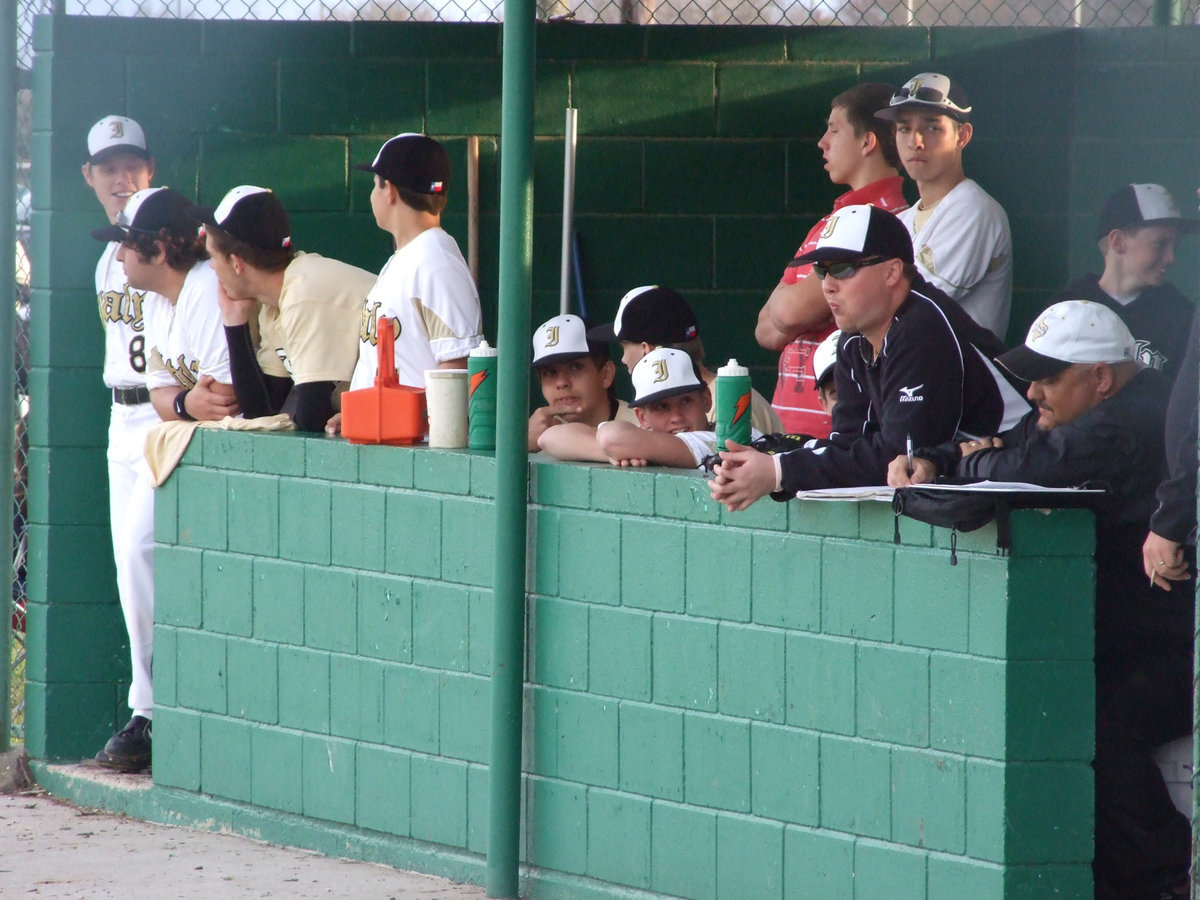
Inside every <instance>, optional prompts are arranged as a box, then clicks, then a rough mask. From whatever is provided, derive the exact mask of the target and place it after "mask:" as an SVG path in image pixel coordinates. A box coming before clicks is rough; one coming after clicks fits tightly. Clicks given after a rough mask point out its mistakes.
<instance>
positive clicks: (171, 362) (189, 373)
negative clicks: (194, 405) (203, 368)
mask: <svg viewBox="0 0 1200 900" xmlns="http://www.w3.org/2000/svg"><path fill="white" fill-rule="evenodd" d="M163 364H164V365H166V367H167V371H168V372H170V373H171V377H172V378H174V379H175V383H176V384H178V385H179V386H180V387H181V388H187V389H188V390H189V391H190V390H191V389H192V388H194V387H195V386H196V382H197V381H198V380H199V378H198V377H197V376H198V375H199V374H200V361H199V360H192V361H191V362H190V363H189V362H188V361H187V356H186V355H185V354H183V353H180V354H179V355H178V356H177V357H175V358H174V359H166V358H163Z"/></svg>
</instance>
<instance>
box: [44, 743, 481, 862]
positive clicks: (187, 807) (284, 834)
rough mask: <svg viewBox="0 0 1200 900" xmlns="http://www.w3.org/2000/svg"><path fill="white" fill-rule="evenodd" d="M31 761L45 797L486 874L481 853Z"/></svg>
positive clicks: (348, 855)
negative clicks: (45, 794)
mask: <svg viewBox="0 0 1200 900" xmlns="http://www.w3.org/2000/svg"><path fill="white" fill-rule="evenodd" d="M30 768H31V769H32V772H33V775H34V778H35V779H36V781H37V783H38V784H39V785H41V786H42V787H43V788H45V789H46V791H47V792H48V793H50V794H51V795H52V796H55V797H60V798H62V799H64V800H70V801H71V802H72V803H75V804H77V805H79V806H86V807H91V808H94V809H102V810H104V811H106V812H110V813H119V814H124V815H127V816H130V817H131V818H134V819H141V820H143V821H147V822H159V823H161V824H165V825H184V826H187V827H190V828H198V829H202V830H205V831H216V832H220V833H223V834H236V835H241V836H243V837H249V838H253V839H254V840H258V841H264V842H266V843H270V844H278V845H281V846H284V847H296V848H299V849H303V850H313V851H315V852H317V853H323V854H325V855H326V856H336V857H340V858H343V859H353V860H360V861H363V862H373V863H382V864H383V865H387V866H392V867H393V868H397V869H407V870H410V871H414V872H423V873H425V874H427V875H438V876H441V877H443V878H449V879H451V880H453V881H458V882H464V883H468V884H477V885H483V884H484V882H485V880H486V876H487V863H486V860H484V858H483V857H482V856H478V855H476V854H471V853H465V852H462V851H459V850H454V849H451V848H447V847H442V846H439V845H436V844H426V843H422V842H420V841H414V840H410V839H408V838H399V837H395V836H392V835H387V834H382V833H380V832H377V831H367V830H365V829H361V828H352V827H348V826H345V825H338V824H335V823H332V822H324V821H320V820H316V819H308V818H305V817H303V816H296V815H291V814H288V813H280V812H273V811H270V810H265V809H262V808H258V807H251V806H247V805H245V804H241V803H234V802H231V801H229V800H222V799H220V798H217V797H212V796H210V795H207V794H196V793H192V792H189V791H180V790H176V789H174V788H166V787H160V786H159V785H156V784H155V783H154V781H153V779H152V777H151V776H150V775H146V774H138V775H125V774H121V773H118V772H111V771H108V770H106V769H102V768H99V767H97V766H88V765H78V764H73V765H59V764H52V763H46V762H37V761H35V762H32V763H31V765H30Z"/></svg>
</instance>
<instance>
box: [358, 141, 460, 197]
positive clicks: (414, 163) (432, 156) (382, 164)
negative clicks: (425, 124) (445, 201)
mask: <svg viewBox="0 0 1200 900" xmlns="http://www.w3.org/2000/svg"><path fill="white" fill-rule="evenodd" d="M354 168H356V169H359V170H360V171H363V172H374V173H375V174H376V175H378V176H379V177H380V178H385V179H387V180H388V181H390V182H391V183H392V184H394V185H395V186H396V187H399V188H404V189H405V190H409V191H412V192H413V193H415V194H444V193H445V192H446V189H447V188H448V187H450V157H449V156H448V155H447V153H446V148H445V147H443V146H442V145H441V144H439V143H438V142H437V141H435V140H434V139H433V138H431V137H429V136H428V135H424V134H414V133H412V132H407V133H405V134H398V135H396V136H395V137H394V138H391V139H389V140H388V141H386V142H385V143H384V145H383V146H382V147H380V148H379V152H378V153H377V154H375V159H374V160H372V161H371V162H369V163H357V164H356V165H355V166H354Z"/></svg>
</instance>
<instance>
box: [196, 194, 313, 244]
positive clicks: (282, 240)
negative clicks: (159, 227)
mask: <svg viewBox="0 0 1200 900" xmlns="http://www.w3.org/2000/svg"><path fill="white" fill-rule="evenodd" d="M189 212H190V213H191V214H192V215H193V216H194V217H195V218H196V219H198V220H199V221H201V222H203V223H204V225H205V226H206V227H209V228H219V229H220V230H221V231H223V232H225V233H226V234H228V235H229V236H230V237H233V238H236V239H237V240H239V241H241V242H242V243H243V244H249V245H250V246H251V247H257V248H258V249H260V250H283V249H286V248H287V247H290V246H291V245H292V224H291V221H290V220H289V219H288V214H287V210H286V209H284V208H283V203H281V202H280V200H279V198H278V197H277V196H275V192H274V191H272V190H269V189H268V188H261V187H255V186H254V185H252V184H242V185H238V186H237V187H235V188H234V189H233V190H231V191H230V192H229V193H228V194H226V195H225V196H224V197H223V198H222V199H221V202H220V203H219V204H217V208H216V209H209V208H208V207H206V206H193V207H191V208H190V209H189Z"/></svg>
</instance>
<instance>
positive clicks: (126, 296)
mask: <svg viewBox="0 0 1200 900" xmlns="http://www.w3.org/2000/svg"><path fill="white" fill-rule="evenodd" d="M145 299H146V292H145V291H133V290H130V289H129V286H128V285H126V286H125V290H123V291H101V292H100V293H98V294H97V295H96V301H97V303H98V304H99V307H100V321H102V322H103V323H104V324H106V325H107V324H109V323H114V324H115V323H117V322H121V323H123V324H125V325H128V326H129V327H130V328H132V329H133V330H134V331H141V330H142V329H143V327H145V326H144V323H143V322H142V303H143V301H145Z"/></svg>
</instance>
